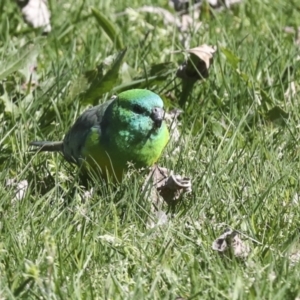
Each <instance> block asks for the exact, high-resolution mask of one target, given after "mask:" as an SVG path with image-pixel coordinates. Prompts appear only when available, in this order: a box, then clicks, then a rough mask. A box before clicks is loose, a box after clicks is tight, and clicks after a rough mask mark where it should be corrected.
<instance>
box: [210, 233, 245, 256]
mask: <svg viewBox="0 0 300 300" xmlns="http://www.w3.org/2000/svg"><path fill="white" fill-rule="evenodd" d="M212 249H213V250H215V251H218V252H219V253H220V254H225V253H233V255H234V256H235V257H239V258H246V257H247V256H248V255H249V253H250V248H249V246H248V245H246V244H245V243H244V242H243V241H242V240H241V238H240V237H239V234H238V232H237V231H234V230H232V229H229V228H228V229H226V230H225V232H224V233H223V234H221V235H220V236H219V237H218V238H217V239H216V240H215V241H214V242H213V244H212Z"/></svg>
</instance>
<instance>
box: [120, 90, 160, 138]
mask: <svg viewBox="0 0 300 300" xmlns="http://www.w3.org/2000/svg"><path fill="white" fill-rule="evenodd" d="M114 106H115V107H114V110H115V114H114V115H115V118H119V121H120V122H121V124H122V127H123V128H122V129H123V130H124V129H125V128H124V127H126V128H127V129H128V130H129V131H131V132H137V133H139V135H140V134H141V135H143V134H144V135H149V133H150V134H152V133H153V134H155V133H156V132H158V131H159V130H160V129H161V127H162V125H163V124H164V121H163V120H164V115H165V111H164V104H163V101H162V99H161V98H160V97H159V96H158V95H157V94H155V93H153V92H151V91H149V90H143V89H133V90H128V91H125V92H122V93H120V94H119V95H118V96H117V97H116V99H115V105H114Z"/></svg>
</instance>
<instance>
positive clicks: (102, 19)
mask: <svg viewBox="0 0 300 300" xmlns="http://www.w3.org/2000/svg"><path fill="white" fill-rule="evenodd" d="M92 14H93V16H94V17H95V18H96V20H97V22H98V24H99V26H100V27H101V28H102V29H103V30H104V32H105V33H106V34H107V36H108V37H109V38H110V40H111V41H112V42H113V44H114V45H115V46H116V49H117V50H121V49H123V48H124V45H123V42H122V40H121V37H120V35H119V34H118V33H117V30H116V28H115V26H114V24H113V23H112V22H111V21H110V20H109V19H107V18H106V16H104V15H103V14H102V13H101V12H100V11H99V10H97V9H95V8H94V7H92Z"/></svg>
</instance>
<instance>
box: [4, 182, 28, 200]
mask: <svg viewBox="0 0 300 300" xmlns="http://www.w3.org/2000/svg"><path fill="white" fill-rule="evenodd" d="M6 186H12V187H14V188H15V189H14V192H15V196H14V198H13V201H16V200H18V201H20V200H22V199H23V198H24V197H25V194H26V191H27V189H28V181H27V180H21V181H20V182H16V180H15V179H7V181H6Z"/></svg>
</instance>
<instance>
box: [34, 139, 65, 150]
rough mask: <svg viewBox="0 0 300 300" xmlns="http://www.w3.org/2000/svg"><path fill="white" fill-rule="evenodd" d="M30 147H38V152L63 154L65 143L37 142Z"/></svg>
mask: <svg viewBox="0 0 300 300" xmlns="http://www.w3.org/2000/svg"><path fill="white" fill-rule="evenodd" d="M29 145H30V146H35V147H38V148H37V151H38V152H40V151H51V152H62V151H63V142H62V141H61V142H47V141H37V142H31V143H30V144H29Z"/></svg>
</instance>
